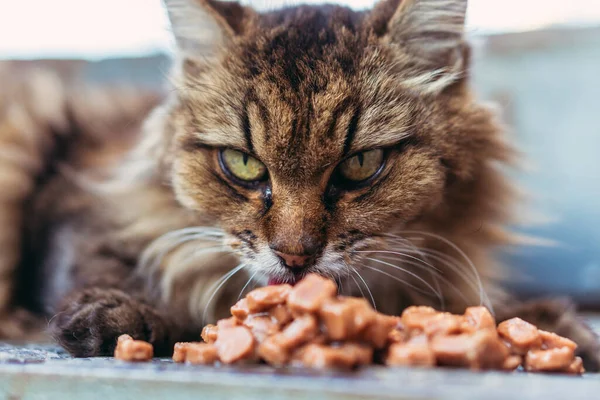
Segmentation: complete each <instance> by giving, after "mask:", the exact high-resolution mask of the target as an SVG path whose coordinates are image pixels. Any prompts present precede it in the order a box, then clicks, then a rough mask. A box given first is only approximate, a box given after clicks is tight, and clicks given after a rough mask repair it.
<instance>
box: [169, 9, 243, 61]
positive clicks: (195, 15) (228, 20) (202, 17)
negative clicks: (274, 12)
mask: <svg viewBox="0 0 600 400" xmlns="http://www.w3.org/2000/svg"><path fill="white" fill-rule="evenodd" d="M163 1H164V4H165V6H166V8H167V12H168V15H169V20H170V21H171V29H172V31H173V35H174V36H175V40H176V41H177V45H178V47H179V49H180V50H181V51H182V52H184V53H188V54H194V53H195V54H202V55H203V56H210V55H212V54H214V53H215V52H216V51H217V49H218V48H219V47H220V46H222V45H224V44H226V43H227V42H229V41H230V40H231V39H233V37H234V36H236V35H239V34H241V33H242V32H243V29H244V26H245V23H246V21H247V19H248V16H249V14H250V11H249V9H247V8H245V7H242V6H241V5H240V4H239V3H237V2H222V1H216V0H163Z"/></svg>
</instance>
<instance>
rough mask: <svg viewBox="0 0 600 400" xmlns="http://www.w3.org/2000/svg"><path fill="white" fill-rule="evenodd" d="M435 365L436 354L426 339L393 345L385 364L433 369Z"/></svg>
mask: <svg viewBox="0 0 600 400" xmlns="http://www.w3.org/2000/svg"><path fill="white" fill-rule="evenodd" d="M435 363H436V360H435V354H433V351H432V350H431V348H430V347H429V344H428V343H427V339H426V338H424V337H421V339H418V338H415V339H411V340H410V341H408V342H406V343H393V344H392V345H391V346H390V347H389V349H388V352H387V355H386V357H385V364H386V365H388V366H394V367H400V366H419V367H432V366H434V365H435Z"/></svg>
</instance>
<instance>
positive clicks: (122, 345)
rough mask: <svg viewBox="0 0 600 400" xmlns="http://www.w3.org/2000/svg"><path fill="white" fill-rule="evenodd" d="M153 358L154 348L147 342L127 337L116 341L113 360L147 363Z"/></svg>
mask: <svg viewBox="0 0 600 400" xmlns="http://www.w3.org/2000/svg"><path fill="white" fill-rule="evenodd" d="M152 357H154V348H153V347H152V345H151V344H150V343H148V342H144V341H142V340H133V338H132V337H131V336H129V335H121V336H119V338H118V339H117V347H116V349H115V358H116V359H119V360H123V361H149V360H151V359H152Z"/></svg>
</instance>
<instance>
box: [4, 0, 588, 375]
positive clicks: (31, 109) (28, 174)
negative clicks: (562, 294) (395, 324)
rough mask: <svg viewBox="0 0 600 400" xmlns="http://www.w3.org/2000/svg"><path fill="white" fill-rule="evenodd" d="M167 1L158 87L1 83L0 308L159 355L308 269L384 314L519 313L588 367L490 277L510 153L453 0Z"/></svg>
mask: <svg viewBox="0 0 600 400" xmlns="http://www.w3.org/2000/svg"><path fill="white" fill-rule="evenodd" d="M164 3H165V5H166V8H167V11H168V15H169V18H170V20H171V24H172V30H173V33H174V37H175V39H176V43H177V46H178V54H177V59H176V61H175V65H174V67H173V74H172V78H171V82H170V83H171V85H172V90H169V91H168V93H165V94H163V95H162V96H158V97H157V96H156V95H152V94H142V93H139V94H138V95H137V96H136V95H135V94H132V93H128V92H126V93H123V90H116V91H109V90H108V89H107V88H93V89H89V88H88V89H83V88H80V87H76V86H75V87H74V86H69V85H64V84H61V82H60V80H57V79H56V77H52V75H51V74H50V73H49V72H45V74H46V75H44V73H42V72H38V75H41V76H44V77H45V78H43V79H42V78H40V79H38V80H37V81H43V82H37V83H35V82H36V80H31V79H23V80H21V81H18V80H17V82H16V83H14V85H17V89H15V90H16V92H17V93H29V96H30V97H32V98H24V99H19V97H18V96H16V97H15V96H13V97H8V96H5V95H4V94H3V97H4V101H5V102H7V99H9V100H8V102H7V104H8V106H6V107H4V111H3V114H2V115H1V116H0V118H2V120H0V121H3V123H2V124H0V143H3V144H4V143H7V144H10V145H11V146H13V147H15V148H16V150H18V151H14V152H12V153H11V154H10V156H11V157H5V158H4V161H2V162H4V164H2V165H1V166H0V171H1V173H2V175H1V176H3V177H4V178H5V181H9V182H14V185H13V186H12V187H11V188H8V187H7V190H6V191H5V193H4V194H3V195H2V196H3V197H0V199H3V200H2V202H0V216H8V215H11V216H12V218H13V219H12V220H11V221H9V222H10V223H6V224H5V226H4V227H3V228H2V231H0V232H1V233H0V235H4V236H2V237H6V238H10V240H5V241H3V242H2V243H3V244H2V246H3V247H2V250H3V254H4V255H5V258H4V259H3V264H0V271H2V272H3V275H4V276H6V277H11V276H13V279H4V280H3V283H4V284H5V288H4V290H3V291H2V294H3V295H4V298H3V299H2V300H4V303H2V304H3V305H6V307H5V309H6V310H10V308H9V307H8V305H9V304H14V303H17V304H18V303H21V304H24V305H26V306H27V308H28V309H31V310H34V311H37V312H38V313H41V314H43V315H46V316H47V317H48V318H49V319H50V320H49V322H48V325H49V328H50V333H51V335H52V336H53V337H54V338H55V340H56V341H57V342H58V343H59V344H60V345H62V346H63V347H64V348H65V349H66V350H67V351H69V352H70V353H71V354H72V355H74V356H78V357H85V356H100V355H110V354H111V353H112V352H113V351H114V348H115V345H116V337H117V336H118V335H120V334H122V333H128V334H130V335H132V336H133V337H135V338H137V339H143V340H147V341H149V342H151V343H152V344H153V345H154V346H155V351H156V354H158V355H168V354H169V353H170V352H171V351H172V346H173V343H174V342H176V341H185V340H198V334H199V331H200V329H201V327H202V324H203V323H206V322H212V321H214V320H215V319H216V318H219V317H223V316H225V315H226V314H227V312H228V308H229V307H230V306H231V305H232V304H233V303H234V302H235V301H236V300H237V299H238V298H240V297H241V296H243V294H244V293H246V292H247V291H248V290H250V289H251V288H253V287H255V286H257V285H265V284H270V283H271V284H272V283H282V282H289V283H294V282H296V281H297V280H299V279H301V278H302V276H304V275H305V274H307V273H309V272H316V273H319V274H322V275H324V276H328V277H331V278H333V279H335V280H336V281H337V282H338V284H339V287H340V290H341V292H342V293H345V294H350V295H361V296H364V297H366V298H367V299H368V300H369V301H371V302H372V303H373V305H374V306H375V307H376V308H377V309H378V310H379V311H382V312H386V313H390V314H399V313H400V312H401V311H402V309H403V308H405V307H406V306H408V305H410V304H425V305H431V306H434V307H436V308H442V309H445V310H448V311H455V312H462V311H463V310H464V308H465V306H467V305H478V304H484V305H486V306H488V307H490V308H491V309H493V311H494V312H495V314H496V316H497V318H498V319H503V318H507V317H512V316H517V315H518V316H523V317H524V318H526V319H528V320H530V321H532V322H534V323H540V324H542V326H543V327H546V328H547V329H556V330H558V332H559V333H561V334H564V335H567V336H569V337H572V338H574V339H575V340H576V341H577V342H578V343H579V345H580V348H581V354H582V355H583V356H584V357H585V361H586V366H588V368H597V361H598V358H599V357H598V344H597V340H596V337H595V336H594V335H593V333H592V332H591V330H590V329H589V328H587V327H586V326H585V324H584V323H583V322H581V321H580V320H579V319H578V318H577V316H576V315H575V311H574V309H572V307H571V305H570V303H568V302H564V301H560V300H557V299H551V300H548V301H539V302H535V303H531V304H522V303H520V302H518V301H517V300H516V299H515V298H514V297H512V296H510V294H508V293H507V292H505V291H504V290H502V288H501V286H500V285H498V284H497V280H498V278H500V277H502V268H501V265H500V263H499V262H498V261H497V260H496V257H495V255H496V252H497V250H498V249H500V248H501V247H502V246H505V245H510V244H511V243H513V242H514V239H513V236H512V235H511V233H510V232H509V231H508V230H507V229H506V228H505V226H506V225H507V224H508V223H509V222H510V221H511V215H512V214H511V209H512V207H513V205H514V203H515V199H516V196H515V191H514V189H513V187H512V184H511V182H510V180H508V179H507V178H506V177H505V176H504V175H503V173H502V172H501V168H502V167H503V166H509V165H511V163H512V162H513V161H514V160H515V157H516V156H515V155H516V151H515V150H514V149H513V146H512V145H511V143H510V142H509V141H507V138H506V137H505V136H504V134H503V129H502V125H501V123H500V122H499V121H498V118H497V117H496V115H495V114H494V112H493V111H492V109H491V108H489V107H487V106H485V105H484V104H482V103H480V102H479V101H478V99H477V98H476V96H475V95H474V94H473V92H472V90H471V87H470V81H469V68H470V47H469V44H468V42H467V40H466V39H465V35H464V23H465V13H466V8H467V1H466V0H402V1H400V0H382V1H380V2H378V3H377V4H376V5H375V6H374V7H373V8H372V9H371V10H367V11H352V10H350V9H348V8H345V7H341V6H335V5H321V6H294V7H286V8H283V9H279V10H274V11H268V12H263V13H259V12H257V11H255V10H253V9H252V8H250V7H246V6H242V5H240V4H238V3H236V2H220V1H216V0H165V1H164ZM48 74H50V75H48ZM38 75H36V76H38ZM13 80H15V79H14V78H13ZM19 82H21V83H19ZM34 83H35V84H34ZM19 85H22V87H21V86H19ZM41 87H45V89H44V90H45V92H44V93H51V96H49V97H48V98H49V99H50V100H51V101H50V100H47V99H46V98H45V96H44V94H43V93H39V91H40V90H42V89H40V88H41ZM36 91H37V92H36ZM5 93H6V92H5ZM31 93H33V95H32V94H31ZM36 93H37V95H36ZM19 100H21V102H22V104H21V103H19ZM46 103H49V104H46ZM15 109H17V110H20V113H15V112H14V110H15ZM151 109H152V111H150V110H151ZM7 110H13V111H11V112H8V111H7ZM140 117H145V118H143V119H144V121H143V122H142V121H141V119H142V118H140ZM3 148H7V147H3ZM21 156H22V159H26V160H29V163H28V164H25V165H28V169H23V168H22V167H17V164H18V162H17V161H19V160H21V159H19V157H21ZM27 157H28V158H27ZM6 218H8V217H6ZM4 243H10V245H9V244H6V245H5V244H4ZM19 249H20V250H19ZM17 265H18V267H17ZM15 276H16V277H15ZM17 278H18V279H17ZM15 280H17V281H18V282H19V285H18V286H17V287H11V285H13V283H14V281H15ZM13 286H14V285H13ZM8 299H13V300H12V302H11V301H9V300H8ZM14 299H17V300H14ZM8 312H9V311H5V313H8ZM7 315H8V314H7Z"/></svg>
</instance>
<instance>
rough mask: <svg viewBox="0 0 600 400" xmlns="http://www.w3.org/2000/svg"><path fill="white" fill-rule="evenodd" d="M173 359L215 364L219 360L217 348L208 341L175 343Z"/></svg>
mask: <svg viewBox="0 0 600 400" xmlns="http://www.w3.org/2000/svg"><path fill="white" fill-rule="evenodd" d="M173 361H174V362H176V363H183V362H187V363H189V364H213V363H214V362H215V361H218V355H217V349H216V347H215V346H214V345H212V344H208V343H199V342H197V343H188V342H179V343H175V347H174V349H173Z"/></svg>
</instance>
